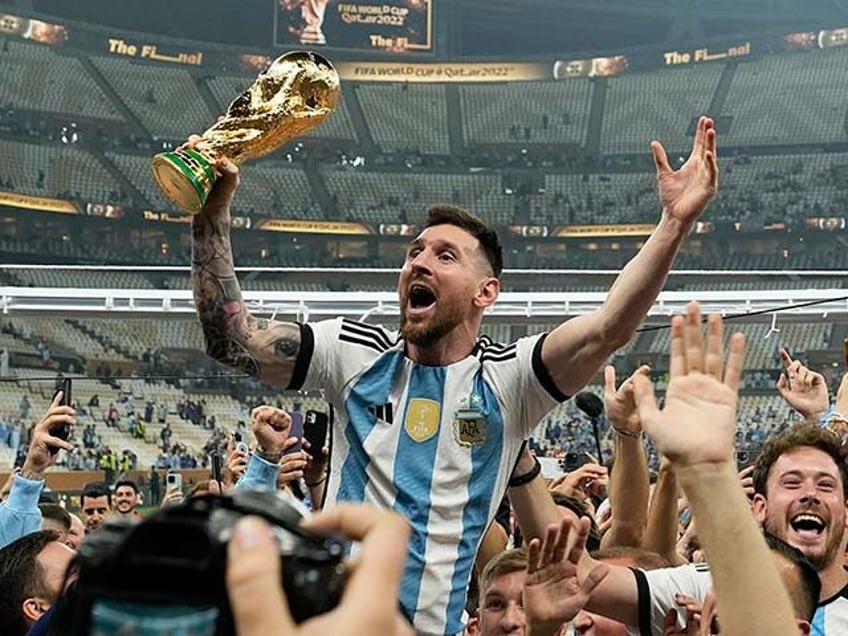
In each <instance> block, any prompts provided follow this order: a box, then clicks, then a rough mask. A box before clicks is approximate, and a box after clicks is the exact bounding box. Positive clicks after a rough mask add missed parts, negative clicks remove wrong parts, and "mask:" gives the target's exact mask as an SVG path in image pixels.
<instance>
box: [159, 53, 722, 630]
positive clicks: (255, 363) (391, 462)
mask: <svg viewBox="0 0 848 636" xmlns="http://www.w3.org/2000/svg"><path fill="white" fill-rule="evenodd" d="M298 55H301V56H303V55H305V54H298ZM284 57H285V56H284ZM275 64H277V63H276V62H275ZM273 67H274V65H272V68H273ZM328 68H329V69H331V68H332V67H330V66H329V64H328V63H326V61H323V60H321V59H318V57H317V56H311V55H307V56H306V57H301V58H299V59H298V62H297V63H296V64H294V65H293V66H290V67H287V69H288V70H287V71H286V72H287V73H289V74H294V75H296V76H298V77H300V78H301V79H300V80H295V81H291V80H290V79H288V80H284V79H281V78H277V79H276V80H275V81H274V82H275V83H274V86H279V87H288V88H284V89H283V90H286V91H291V90H295V91H296V90H297V87H298V86H306V87H312V96H311V97H304V96H303V95H297V94H294V93H292V92H289V93H287V96H286V97H285V98H284V99H279V100H277V101H274V100H275V99H276V98H275V97H274V95H275V93H274V91H273V90H269V89H268V88H267V87H265V88H262V87H260V88H259V89H256V90H254V88H251V89H250V90H249V91H248V92H249V93H250V94H251V95H252V96H264V97H265V98H266V99H269V103H270V102H273V103H275V104H280V105H281V104H286V105H287V106H286V107H285V108H283V107H282V106H281V107H279V108H276V110H274V109H272V108H270V107H269V106H268V105H267V104H266V103H265V102H261V103H257V104H256V105H255V107H256V108H258V109H259V110H258V111H253V110H252V109H253V108H254V105H253V104H254V102H252V101H249V100H246V99H243V98H239V99H237V100H236V102H234V105H233V106H234V107H235V106H236V105H237V104H238V108H236V109H235V111H237V112H234V108H233V107H231V109H230V112H229V113H228V115H227V117H226V118H225V119H224V120H223V121H225V122H226V121H228V120H231V121H230V123H227V124H226V126H221V125H216V126H215V127H213V128H212V129H210V131H209V132H207V133H206V134H204V135H203V136H202V137H201V138H192V140H191V141H190V143H189V144H188V146H187V147H184V148H183V149H182V150H181V151H179V152H182V153H184V154H185V153H187V154H191V153H195V154H200V155H203V156H204V157H205V159H204V161H207V162H208V165H209V169H210V171H212V172H213V176H214V177H215V178H216V179H217V180H216V181H215V183H214V186H212V187H211V188H210V190H208V191H207V192H208V197H201V196H200V195H198V196H197V197H195V195H194V194H192V193H191V191H189V190H187V188H186V187H185V186H180V188H181V189H182V191H184V194H185V191H188V195H185V196H182V197H181V200H187V201H189V202H191V203H192V204H194V203H199V204H200V205H198V206H197V209H195V208H194V207H192V208H191V209H192V211H196V212H198V213H197V214H196V216H195V217H194V219H193V225H192V233H193V254H192V284H193V288H194V294H195V303H196V306H197V311H198V316H199V318H200V322H201V325H202V327H203V332H204V336H205V339H206V350H207V352H208V353H209V355H211V356H212V357H214V358H215V359H217V360H219V361H221V362H223V363H226V364H228V365H231V366H233V367H235V368H236V369H239V370H241V371H245V372H248V373H251V374H253V375H255V376H256V377H258V378H259V379H261V380H262V381H263V382H266V383H268V384H273V385H275V386H278V387H280V388H284V389H290V390H297V389H316V388H317V389H323V390H324V391H325V395H326V397H327V399H328V401H330V402H331V403H332V404H333V406H334V407H335V409H336V412H337V414H338V417H337V418H336V419H335V423H334V425H333V438H332V439H333V444H332V454H331V457H330V472H329V477H328V480H327V483H326V491H325V500H326V503H325V505H327V506H331V505H333V504H334V503H337V502H343V501H348V502H367V503H372V504H376V505H378V506H382V507H386V508H393V509H394V510H396V511H398V512H401V513H402V514H404V515H405V516H406V517H407V519H408V520H409V523H410V525H411V527H412V539H411V541H410V546H409V553H408V558H407V562H406V566H405V570H404V576H403V580H402V584H401V589H400V599H401V605H402V611H403V613H404V615H405V616H406V618H407V619H408V620H409V621H411V622H412V623H413V625H414V627H415V630H416V632H417V633H422V634H457V633H459V632H461V631H462V628H463V622H462V621H463V608H464V604H465V596H466V589H467V586H468V582H469V578H470V576H471V573H472V566H473V562H474V558H475V555H476V551H477V547H478V545H479V544H480V541H481V540H482V537H483V534H484V532H485V530H486V528H487V526H488V525H489V523H490V522H491V520H492V519H493V517H494V514H495V512H496V510H497V507H498V503H499V502H500V500H501V498H502V497H503V494H504V492H505V491H506V489H507V487H508V485H509V484H510V476H511V472H512V469H513V466H514V465H515V462H516V459H517V457H518V454H519V451H520V449H521V447H522V443H523V441H524V440H525V439H526V437H527V436H528V435H529V434H530V432H531V431H532V430H533V428H535V426H536V425H537V423H538V421H539V420H540V419H541V418H542V417H543V416H544V415H545V414H546V413H547V411H549V410H550V409H551V408H552V407H553V406H554V405H556V404H557V403H558V402H561V401H563V400H566V399H568V397H569V396H571V395H574V394H575V393H577V392H578V391H579V390H580V389H581V388H582V387H583V386H584V385H585V384H586V383H587V382H588V381H590V380H591V378H592V377H593V376H594V375H595V373H596V372H597V370H598V369H599V368H600V366H601V365H602V364H603V363H604V361H605V360H606V359H607V357H608V356H609V355H610V354H611V353H612V352H613V351H615V350H616V349H617V348H619V347H620V346H622V345H624V344H625V343H626V342H627V341H628V340H629V339H630V338H631V337H632V336H633V334H634V332H635V330H636V328H637V327H638V326H639V324H640V323H641V322H642V319H643V317H644V315H645V314H646V312H647V311H648V310H649V309H650V307H651V305H652V304H653V302H654V299H655V298H656V296H657V294H658V293H659V291H660V289H661V288H662V286H663V284H664V281H665V278H666V275H667V273H668V271H669V269H670V267H671V265H672V263H673V260H674V257H675V255H676V253H677V250H678V248H679V246H680V245H681V243H682V242H683V240H684V238H685V237H686V235H687V234H688V233H689V231H690V230H691V228H692V227H693V224H694V223H695V222H696V221H697V219H698V218H699V217H700V215H701V213H702V212H703V211H704V209H705V208H706V206H707V204H708V203H709V202H710V200H712V198H713V197H714V196H715V194H716V188H717V182H718V167H717V163H716V134H715V129H714V127H713V122H712V120H711V119H709V118H706V117H702V118H701V119H700V121H699V123H698V127H697V131H696V134H695V139H694V144H693V148H692V153H691V155H690V157H689V159H688V161H687V162H686V163H685V164H684V165H683V166H682V167H681V168H680V169H679V170H677V171H673V170H672V169H671V167H670V166H669V164H668V159H667V157H666V154H665V151H664V150H663V148H662V146H661V145H660V144H659V143H658V142H653V144H652V147H651V149H652V152H653V156H654V160H655V163H656V166H657V182H658V187H659V198H660V203H661V208H662V214H661V217H660V220H659V223H658V225H657V227H656V229H655V230H654V232H653V234H652V235H651V237H650V239H648V241H647V242H646V243H645V245H644V247H643V248H642V249H641V251H640V252H639V253H638V254H637V255H636V256H635V257H634V258H633V260H631V261H630V263H629V264H628V265H627V266H626V267H625V268H624V269H623V270H622V272H621V274H620V275H619V277H618V279H617V280H616V281H615V283H614V284H613V286H612V288H611V289H610V292H609V295H608V297H607V299H606V301H605V302H604V304H603V305H602V306H601V307H600V308H599V309H598V310H597V311H595V312H593V313H592V314H590V315H586V316H581V317H577V318H573V319H571V320H568V321H566V322H564V323H562V324H561V325H560V326H558V327H557V328H556V329H554V330H553V331H551V332H550V333H547V334H540V335H536V336H531V337H526V338H522V339H520V340H518V341H517V342H514V343H512V344H508V345H502V344H493V343H491V342H490V341H489V340H488V339H480V338H478V332H479V329H480V326H481V322H482V319H483V314H484V312H485V310H486V308H487V307H489V306H491V305H492V304H493V303H494V302H495V301H496V300H497V297H498V293H499V291H500V282H499V278H498V277H499V275H500V273H501V269H502V264H503V256H502V249H501V246H500V243H499V241H498V237H497V234H496V233H495V232H494V231H493V230H492V229H490V228H489V227H487V226H486V225H485V224H484V223H483V221H481V220H480V219H478V218H477V217H475V216H473V215H472V214H470V213H468V212H466V211H464V210H461V209H459V208H455V207H452V206H436V207H434V208H432V209H431V210H430V212H429V215H428V218H427V220H426V223H425V227H424V230H423V231H422V232H421V233H420V234H419V235H418V236H417V237H416V238H415V239H414V240H413V241H412V242H411V243H410V244H409V247H408V250H407V256H406V259H405V262H404V264H403V267H402V269H401V271H400V275H399V278H398V297H399V303H400V314H401V317H400V328H399V330H398V331H391V330H388V329H385V328H382V327H377V326H375V325H371V324H366V323H360V322H355V321H351V320H346V319H335V320H326V321H322V322H317V323H310V324H299V323H289V322H281V321H276V320H266V319H264V318H257V317H254V316H252V315H251V314H250V313H249V312H248V311H247V309H246V307H245V305H244V302H243V299H242V294H241V290H240V288H239V284H238V280H237V279H236V276H235V273H234V265H233V254H232V250H231V244H230V235H229V231H230V205H231V202H232V200H233V197H234V195H235V193H236V189H237V188H238V183H239V174H238V168H237V166H236V162H234V161H233V159H234V158H237V159H241V158H244V156H246V152H245V151H244V150H243V146H242V145H240V144H242V143H244V148H247V147H250V148H251V149H253V148H256V147H259V148H263V149H265V148H267V147H268V144H267V143H266V142H264V141H260V139H259V138H258V137H251V135H249V134H245V135H244V136H242V137H238V141H236V140H235V139H233V141H232V143H227V144H223V143H219V141H217V140H218V139H219V138H220V136H221V135H222V134H223V133H221V132H220V131H221V130H227V131H241V130H248V129H250V130H257V131H258V130H259V128H260V127H259V125H258V124H254V123H249V124H244V125H242V124H241V123H240V121H241V119H240V118H241V117H244V118H245V121H246V122H253V121H254V120H256V121H262V122H263V124H262V126H264V128H262V130H263V131H264V130H267V131H271V132H268V134H269V135H274V134H276V133H274V132H272V131H273V130H276V129H278V128H280V127H282V128H285V127H287V126H288V127H289V130H291V129H292V126H291V124H290V123H289V122H290V120H291V119H292V118H295V119H298V120H299V121H301V122H304V121H309V122H311V124H312V125H317V122H318V121H320V119H322V118H323V117H324V116H326V114H327V112H328V111H327V110H326V109H328V108H329V109H330V110H331V105H332V104H334V103H335V99H336V98H335V97H331V96H330V95H329V94H323V96H321V95H322V93H321V91H319V90H318V89H317V87H318V86H323V87H324V90H325V92H332V91H333V86H334V84H333V82H332V81H328V78H329V75H328V71H327V69H328ZM310 73H311V74H312V75H313V77H312V79H308V78H307V79H304V76H306V75H309V74H310ZM316 74H317V75H318V78H317V79H316V78H315V77H314V76H315V75H316ZM262 81H263V80H262V76H260V79H259V80H258V82H262ZM335 90H336V91H337V90H338V87H337V82H336V83H335ZM269 96H270V97H269ZM240 100H241V101H240ZM248 104H250V105H248ZM310 104H311V105H310ZM242 106H244V107H245V110H241V107H242ZM322 109H323V110H322ZM272 110H274V112H275V113H276V117H277V119H276V120H275V121H276V123H272V121H271V116H270V112H271V111H272ZM319 111H321V114H320V115H319V114H317V113H318V112H319ZM254 112H258V113H268V116H267V117H266V116H264V115H262V116H258V115H257V116H255V115H254ZM307 129H308V127H307V126H301V127H300V128H298V131H297V134H301V133H303V132H305V131H306V130H307ZM239 134H241V133H239ZM259 137H261V133H260V134H259ZM280 137H281V135H277V139H278V138H280ZM242 139H244V140H245V141H244V142H242V141H241V140H242ZM251 152H252V151H251ZM225 155H226V156H225ZM168 170H169V171H170V170H171V168H168ZM178 171H179V172H181V174H185V172H184V171H183V170H182V168H181V167H179V170H178ZM157 174H158V173H157ZM192 174H196V173H192ZM207 176H208V173H207V172H205V171H204V172H203V175H201V177H198V179H197V180H198V181H199V182H202V184H206V181H204V179H206V178H207ZM209 181H211V180H209ZM174 183H175V181H173V180H172V181H167V185H168V186H171V187H173V184H174ZM191 188H192V189H193V190H195V191H196V190H197V189H196V188H195V187H194V186H191ZM176 189H179V188H176ZM174 199H175V200H176V199H177V197H174ZM186 207H188V206H186ZM262 437H263V438H262V439H260V440H259V442H260V448H259V449H258V452H257V453H255V454H254V456H253V457H252V458H251V460H250V464H249V466H248V471H247V474H246V475H245V477H244V483H243V485H244V486H248V485H267V486H270V487H273V485H272V484H273V483H275V479H274V477H275V475H276V471H277V470H278V469H279V468H278V466H279V461H280V458H281V455H282V447H283V442H284V441H285V440H284V439H281V437H282V435H275V434H274V431H268V432H267V433H266V434H265V435H263V436H262ZM533 474H534V471H531V472H530V474H529V475H521V476H518V477H516V478H513V479H512V483H513V484H520V483H524V481H523V480H525V479H527V478H529V477H532V476H533Z"/></svg>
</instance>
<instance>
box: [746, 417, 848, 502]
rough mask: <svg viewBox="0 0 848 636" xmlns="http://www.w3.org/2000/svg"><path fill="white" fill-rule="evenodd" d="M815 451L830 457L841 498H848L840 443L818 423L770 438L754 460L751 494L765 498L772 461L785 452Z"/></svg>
mask: <svg viewBox="0 0 848 636" xmlns="http://www.w3.org/2000/svg"><path fill="white" fill-rule="evenodd" d="M805 447H808V448H815V449H818V450H820V451H821V452H823V453H825V454H827V455H829V456H830V457H831V458H832V459H833V461H834V463H836V467H837V468H838V469H839V475H840V477H841V478H842V493H843V497H844V498H846V499H848V464H846V452H845V447H844V446H843V445H842V441H841V440H840V439H839V438H838V437H836V435H834V434H833V433H832V432H831V431H829V430H828V429H826V428H824V427H822V426H819V425H818V424H796V425H794V426H792V427H791V428H789V429H788V430H786V431H784V432H783V433H781V434H780V435H777V436H775V437H772V438H771V439H770V440H769V441H767V442H766V445H765V446H764V447H763V452H762V453H760V456H759V457H758V458H757V463H756V464H755V465H754V472H753V474H752V477H753V480H754V492H755V493H757V494H759V495H762V496H764V497H765V495H766V483H767V482H768V476H769V471H771V467H772V466H774V464H775V462H776V461H777V460H778V459H779V458H780V457H781V456H782V455H785V454H786V453H791V452H793V451H796V450H798V449H800V448H805Z"/></svg>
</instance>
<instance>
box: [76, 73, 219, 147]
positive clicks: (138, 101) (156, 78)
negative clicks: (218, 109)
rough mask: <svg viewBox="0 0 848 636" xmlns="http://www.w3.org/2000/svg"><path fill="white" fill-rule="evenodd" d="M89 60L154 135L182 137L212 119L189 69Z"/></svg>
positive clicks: (205, 125) (207, 125) (203, 127)
mask: <svg viewBox="0 0 848 636" xmlns="http://www.w3.org/2000/svg"><path fill="white" fill-rule="evenodd" d="M92 62H93V63H94V65H95V66H96V67H97V68H98V70H99V71H100V72H101V73H102V74H103V76H104V77H105V78H106V79H107V80H108V81H109V83H110V84H111V85H112V86H114V87H115V91H116V92H117V93H118V95H120V96H121V99H123V100H124V103H125V104H126V105H127V107H128V108H129V109H130V110H131V111H132V112H133V113H134V114H135V116H136V117H138V119H139V121H141V124H142V125H143V126H144V127H145V128H146V129H147V131H148V132H149V133H150V134H151V135H152V136H153V137H154V138H165V139H184V138H186V137H187V136H188V135H189V134H190V133H192V132H201V131H203V130H205V129H206V128H208V127H209V125H210V124H211V123H213V122H214V121H215V117H216V116H217V113H216V114H214V115H213V114H212V113H210V112H209V110H208V109H207V108H206V105H205V102H204V101H203V98H202V97H201V95H200V93H199V92H198V90H197V86H196V84H195V81H194V79H193V78H192V76H191V75H189V73H188V71H186V70H184V69H180V68H171V67H164V66H158V65H157V66H153V65H146V64H143V63H138V62H135V61H131V60H125V59H120V58H117V57H95V58H92Z"/></svg>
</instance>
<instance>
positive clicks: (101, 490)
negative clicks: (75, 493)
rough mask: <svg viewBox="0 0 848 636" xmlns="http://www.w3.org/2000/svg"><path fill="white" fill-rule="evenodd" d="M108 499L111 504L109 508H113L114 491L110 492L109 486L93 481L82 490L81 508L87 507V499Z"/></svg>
mask: <svg viewBox="0 0 848 636" xmlns="http://www.w3.org/2000/svg"><path fill="white" fill-rule="evenodd" d="M104 496H105V497H106V502H107V503H108V504H109V507H110V508H111V507H112V491H111V490H109V486H107V485H106V484H105V483H104V482H102V481H92V482H89V483H87V484H86V485H85V486H83V488H82V492H81V493H80V508H84V507H85V498H86V497H90V498H91V499H96V498H98V497H104Z"/></svg>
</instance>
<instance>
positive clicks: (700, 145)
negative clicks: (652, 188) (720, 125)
mask: <svg viewBox="0 0 848 636" xmlns="http://www.w3.org/2000/svg"><path fill="white" fill-rule="evenodd" d="M651 153H652V154H653V156H654V164H655V165H656V167H657V187H658V189H659V197H660V204H661V205H662V209H663V214H664V215H668V216H669V217H671V218H673V219H675V220H677V221H679V222H680V223H682V224H683V225H684V226H687V227H689V226H691V225H692V224H693V223H694V222H695V221H696V220H697V219H698V217H699V216H700V215H701V213H702V212H703V211H704V210H705V209H706V207H707V205H708V204H709V202H710V201H712V200H713V198H715V195H716V192H717V191H718V162H717V160H716V131H715V124H714V122H713V120H712V119H710V118H709V117H701V118H700V119H699V120H698V127H697V129H696V130H695V140H694V142H693V144H692V152H691V154H690V155H689V158H688V159H687V160H686V163H684V164H683V165H682V166H681V167H680V169H679V170H672V168H671V166H670V165H669V163H668V156H667V155H666V152H665V149H664V148H663V146H662V144H661V143H660V142H658V141H653V142H651Z"/></svg>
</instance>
